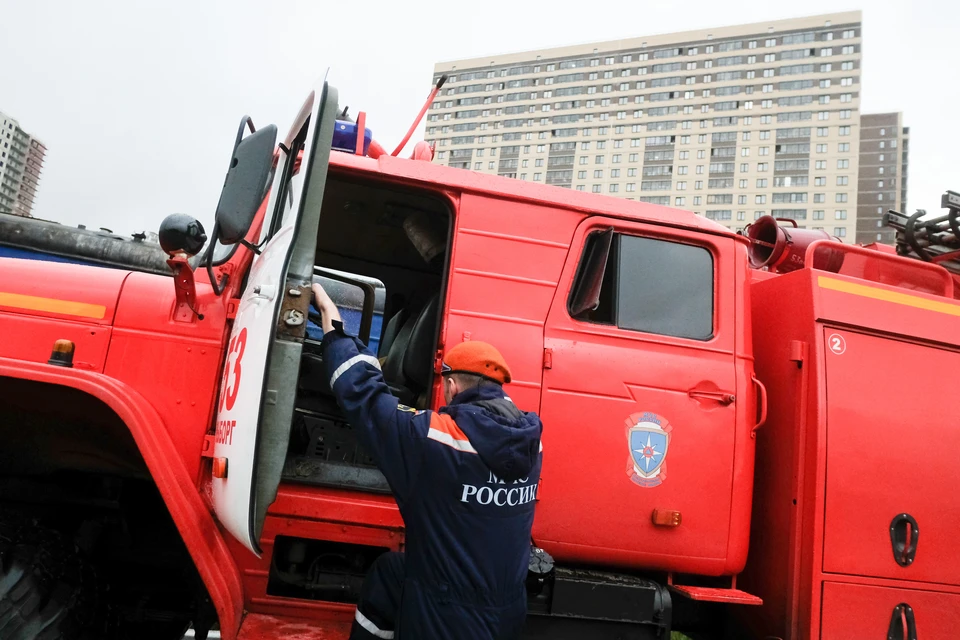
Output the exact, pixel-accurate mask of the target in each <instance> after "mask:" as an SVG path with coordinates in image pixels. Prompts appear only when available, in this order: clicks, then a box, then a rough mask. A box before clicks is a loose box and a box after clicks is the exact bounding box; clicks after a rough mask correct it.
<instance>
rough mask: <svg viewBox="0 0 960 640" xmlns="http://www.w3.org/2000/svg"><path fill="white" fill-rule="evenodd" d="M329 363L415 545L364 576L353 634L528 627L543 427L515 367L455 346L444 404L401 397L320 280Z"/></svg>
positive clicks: (438, 635)
mask: <svg viewBox="0 0 960 640" xmlns="http://www.w3.org/2000/svg"><path fill="white" fill-rule="evenodd" d="M313 292H314V296H315V300H316V306H317V308H318V309H319V310H320V312H321V315H322V319H323V331H324V336H323V360H324V362H325V366H326V369H327V375H329V376H330V388H331V389H332V390H333V393H334V395H335V396H336V398H337V401H338V403H339V404H340V407H341V408H342V409H343V411H344V413H345V414H346V415H347V418H348V420H349V421H350V424H351V425H352V426H353V428H354V429H356V431H357V436H358V438H359V440H360V442H361V443H362V444H363V446H364V447H365V448H366V449H367V451H368V452H369V453H370V454H371V455H372V456H373V459H374V460H375V461H376V464H377V466H378V467H379V468H380V470H381V471H382V472H383V475H384V476H386V478H387V481H388V482H389V483H390V487H391V489H392V490H393V495H394V498H395V499H396V501H397V505H398V506H399V507H400V514H401V515H402V516H403V520H404V523H405V525H406V550H405V551H404V552H403V553H385V554H383V555H381V556H380V557H379V558H378V559H377V560H376V561H375V562H374V564H373V566H372V568H371V569H370V572H369V573H368V575H367V578H366V580H365V581H364V584H363V588H362V591H361V595H360V602H359V604H358V606H357V612H356V616H355V620H354V622H353V630H352V632H351V635H350V637H351V638H352V639H358V638H403V639H404V640H450V639H452V638H457V639H462V640H473V639H476V640H480V639H494V638H496V639H498V640H499V639H503V640H509V639H512V638H517V637H519V635H520V631H521V628H522V626H523V621H524V618H525V617H526V590H525V587H524V581H525V579H526V575H527V567H528V562H529V555H530V529H531V526H532V525H533V512H534V505H535V504H536V495H537V483H538V482H539V478H540V464H541V458H542V453H541V451H542V447H541V445H540V434H541V431H542V429H543V426H542V424H541V422H540V418H539V417H537V415H536V414H534V413H524V412H522V411H520V410H519V409H517V407H516V406H514V404H513V401H512V400H510V398H509V397H508V396H507V395H506V394H505V393H504V390H503V385H504V384H505V383H508V382H510V369H509V368H508V367H507V363H506V362H505V361H504V359H503V357H502V356H501V355H500V352H499V351H497V349H495V348H494V347H493V346H491V345H489V344H486V343H483V342H464V343H462V344H459V345H456V346H455V347H453V348H452V349H450V350H449V351H448V352H447V354H446V358H445V359H444V363H443V367H442V368H443V371H442V373H443V394H444V400H445V402H446V406H444V407H443V408H441V409H440V410H439V411H437V412H433V411H417V410H415V409H413V408H410V407H406V406H404V405H401V404H399V403H398V401H397V399H396V398H395V397H394V396H393V395H391V393H390V390H389V388H388V387H387V385H386V383H385V382H384V379H383V376H382V374H381V372H380V363H379V361H378V360H377V358H376V357H374V356H373V355H372V354H371V353H370V352H369V351H368V350H367V349H366V347H365V346H364V345H363V343H362V342H360V341H359V340H357V339H356V338H353V337H350V336H347V335H346V333H345V332H344V330H343V324H342V322H341V320H340V314H339V312H338V310H337V307H336V305H335V304H334V303H333V302H332V301H331V300H330V298H329V296H327V294H326V292H325V291H324V290H323V288H322V287H321V286H320V285H316V284H315V285H313Z"/></svg>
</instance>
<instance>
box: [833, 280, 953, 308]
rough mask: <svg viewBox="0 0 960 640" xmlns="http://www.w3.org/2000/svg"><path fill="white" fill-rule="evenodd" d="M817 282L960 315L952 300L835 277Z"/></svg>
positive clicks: (886, 300)
mask: <svg viewBox="0 0 960 640" xmlns="http://www.w3.org/2000/svg"><path fill="white" fill-rule="evenodd" d="M817 284H819V285H820V287H821V288H822V289H830V290H832V291H840V292H842V293H849V294H852V295H855V296H861V297H864V298H872V299H874V300H883V301H884V302H892V303H894V304H902V305H905V306H908V307H915V308H917V309H925V310H927V311H936V312H937V313H945V314H947V315H951V316H960V305H958V304H953V303H950V302H940V301H939V300H928V299H926V298H921V297H920V296H915V295H911V294H909V293H900V292H899V291H887V290H886V289H880V288H878V287H869V286H867V285H863V284H857V283H855V282H847V281H846V280H836V279H834V278H826V277H824V276H817Z"/></svg>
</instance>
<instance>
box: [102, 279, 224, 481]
mask: <svg viewBox="0 0 960 640" xmlns="http://www.w3.org/2000/svg"><path fill="white" fill-rule="evenodd" d="M197 300H198V310H199V311H200V312H201V313H202V314H203V316H204V317H203V320H197V321H195V322H176V321H174V320H173V314H174V309H175V307H176V293H175V291H174V283H173V279H172V278H164V277H162V276H156V275H151V274H145V273H132V274H130V278H129V279H128V280H127V282H126V286H125V287H124V290H123V295H122V296H121V298H120V302H119V304H118V305H117V312H116V321H115V323H114V330H113V337H112V340H111V343H110V352H109V355H108V356H107V362H106V366H105V369H104V371H105V373H107V375H109V376H111V377H113V378H116V379H117V380H121V381H123V382H125V383H126V384H129V385H130V386H131V387H133V388H135V389H137V390H138V391H139V392H140V393H141V394H143V396H144V397H145V398H147V400H149V401H150V403H151V404H152V405H153V406H154V407H155V408H156V409H157V412H158V413H159V414H160V416H161V417H162V418H163V422H164V424H165V425H166V427H167V429H168V430H169V431H170V438H171V439H172V440H173V442H174V444H175V446H176V447H177V451H178V452H179V454H180V458H181V459H182V460H183V464H184V465H185V466H186V468H187V471H188V473H190V477H192V478H198V477H199V471H200V452H201V451H202V449H203V436H204V434H205V433H206V432H207V430H208V429H209V428H210V426H211V422H212V420H213V418H212V411H213V405H214V402H215V401H216V396H217V387H218V382H219V378H220V375H219V374H220V367H221V365H222V362H223V343H222V340H223V336H224V328H225V324H226V311H225V309H224V304H225V302H226V301H225V300H224V299H223V298H216V297H215V296H214V295H213V293H212V290H211V287H210V285H209V284H207V283H203V282H200V283H198V286H197ZM158 372H162V373H161V374H158Z"/></svg>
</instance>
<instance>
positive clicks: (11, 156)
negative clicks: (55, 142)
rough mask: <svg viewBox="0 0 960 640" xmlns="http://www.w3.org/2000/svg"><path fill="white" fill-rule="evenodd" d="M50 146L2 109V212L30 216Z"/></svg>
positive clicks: (0, 132) (0, 150)
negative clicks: (22, 127)
mask: <svg viewBox="0 0 960 640" xmlns="http://www.w3.org/2000/svg"><path fill="white" fill-rule="evenodd" d="M46 151H47V148H46V147H45V146H44V145H43V143H42V142H40V141H39V140H37V139H36V138H34V137H33V136H31V135H30V134H28V133H27V132H26V131H24V130H23V129H21V128H20V124H19V123H18V122H17V121H16V120H14V119H13V118H12V117H10V116H8V115H6V114H4V113H2V112H0V212H3V213H12V214H15V215H18V216H30V215H31V212H32V211H33V203H34V200H35V199H36V197H37V185H38V184H39V182H40V172H41V170H42V169H43V159H44V156H45V155H46Z"/></svg>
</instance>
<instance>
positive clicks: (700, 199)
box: [693, 196, 703, 207]
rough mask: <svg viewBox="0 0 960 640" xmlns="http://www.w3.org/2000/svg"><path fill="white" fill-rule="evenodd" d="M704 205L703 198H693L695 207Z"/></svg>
mask: <svg viewBox="0 0 960 640" xmlns="http://www.w3.org/2000/svg"><path fill="white" fill-rule="evenodd" d="M701 204H703V196H693V206H695V207H696V206H699V205H701Z"/></svg>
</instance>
